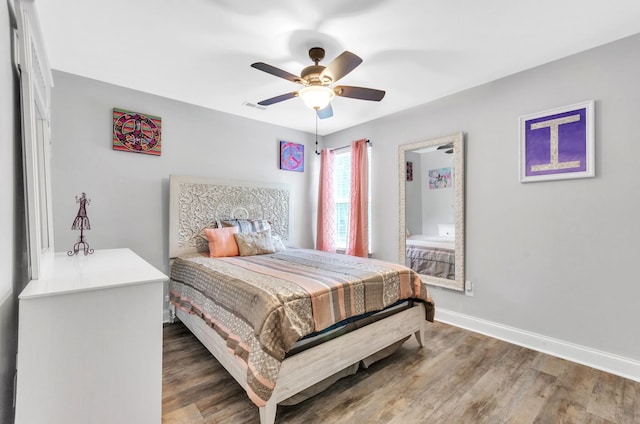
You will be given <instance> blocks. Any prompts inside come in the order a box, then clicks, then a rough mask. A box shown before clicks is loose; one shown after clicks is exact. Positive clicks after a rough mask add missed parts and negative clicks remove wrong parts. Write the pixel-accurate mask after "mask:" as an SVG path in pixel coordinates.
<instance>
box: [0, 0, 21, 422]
mask: <svg viewBox="0 0 640 424" xmlns="http://www.w3.org/2000/svg"><path fill="white" fill-rule="evenodd" d="M9 16H10V15H9V12H8V7H7V3H6V2H4V1H3V2H1V3H0V93H2V94H1V95H0V181H2V183H1V184H0V199H3V202H2V206H0V233H1V234H2V237H0V270H2V273H1V274H0V422H2V423H7V424H10V423H12V422H13V378H14V375H15V370H16V352H17V350H18V299H17V297H18V294H19V293H20V291H21V290H22V288H24V286H25V285H26V281H27V263H26V251H27V249H26V227H25V221H24V216H25V210H24V194H23V193H24V191H23V190H24V188H23V185H22V150H21V136H20V112H19V106H20V103H19V101H20V94H19V81H18V78H17V73H16V72H15V70H14V67H13V63H12V57H13V56H12V51H11V36H12V35H11V27H12V24H11V23H10V19H9Z"/></svg>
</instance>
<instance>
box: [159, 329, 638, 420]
mask: <svg viewBox="0 0 640 424" xmlns="http://www.w3.org/2000/svg"><path fill="white" fill-rule="evenodd" d="M427 327H428V329H427V346H426V347H424V348H419V347H418V344H417V342H416V341H415V338H413V337H412V338H411V339H409V340H408V341H407V342H406V343H405V344H404V345H403V346H402V347H401V348H400V350H398V351H397V352H396V353H395V354H394V355H392V356H390V357H388V358H386V359H384V360H382V361H380V362H378V363H376V364H374V365H372V366H371V367H370V368H368V369H366V370H364V369H361V370H360V371H358V373H356V374H355V375H353V376H350V377H347V378H344V379H342V380H340V381H338V382H337V383H336V384H334V385H333V386H331V387H330V388H329V389H327V390H326V391H324V392H322V393H320V394H319V395H317V396H315V397H312V398H311V399H308V400H306V401H304V402H302V403H300V404H298V405H295V406H279V407H278V412H277V416H276V424H282V423H290V424H294V423H300V424H302V423H305V424H306V423H345V424H346V423H350V424H351V423H359V424H365V423H366V424H369V423H394V424H395V423H397V424H400V423H402V424H405V423H430V424H438V423H443V424H444V423H446V424H455V423H491V424H493V423H541V424H547V423H593V424H595V423H602V424H604V423H618V424H624V423H630V424H631V423H640V383H637V382H634V381H631V380H627V379H624V378H621V377H617V376H614V375H611V374H608V373H605V372H602V371H598V370H594V369H592V368H588V367H585V366H582V365H578V364H575V363H572V362H569V361H565V360H562V359H558V358H555V357H552V356H549V355H545V354H542V353H538V352H535V351H533V350H529V349H526V348H523V347H519V346H515V345H512V344H509V343H505V342H502V341H500V340H496V339H493V338H490V337H486V336H483V335H480V334H476V333H472V332H470V331H466V330H462V329H460V328H457V327H453V326H449V325H446V324H442V323H437V322H436V323H434V324H430V325H428V326H427ZM162 396H163V402H162V409H163V410H162V422H163V423H165V424H169V423H171V424H201V423H207V424H209V423H233V424H242V423H258V422H259V417H258V408H257V407H256V406H255V405H254V404H253V403H252V402H251V401H250V400H249V398H248V397H247V396H246V394H245V392H244V391H243V390H242V389H241V388H240V386H239V385H238V384H237V383H236V382H235V380H233V378H232V377H231V376H230V375H229V374H227V372H226V371H225V370H224V368H223V367H222V366H221V365H220V364H218V362H217V361H216V360H215V359H214V358H213V357H212V356H211V354H210V353H209V352H208V351H207V350H206V349H205V348H204V347H203V346H202V345H201V344H200V342H199V341H198V340H197V339H196V338H195V337H194V336H193V335H192V334H191V333H190V332H189V330H187V329H186V328H185V327H184V326H183V325H182V324H181V323H179V322H178V323H176V324H172V325H167V326H166V327H165V328H164V357H163V388H162Z"/></svg>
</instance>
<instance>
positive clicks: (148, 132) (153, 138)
mask: <svg viewBox="0 0 640 424" xmlns="http://www.w3.org/2000/svg"><path fill="white" fill-rule="evenodd" d="M161 128H162V119H161V118H159V117H157V116H152V115H147V114H144V113H140V112H129V111H127V110H123V109H117V108H113V150H122V151H125V152H134V153H145V154H148V155H155V156H160V153H161V142H160V135H161Z"/></svg>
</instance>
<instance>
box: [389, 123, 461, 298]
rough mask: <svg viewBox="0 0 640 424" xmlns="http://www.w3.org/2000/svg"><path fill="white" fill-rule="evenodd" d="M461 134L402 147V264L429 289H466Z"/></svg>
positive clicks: (400, 152) (400, 159)
mask: <svg viewBox="0 0 640 424" xmlns="http://www.w3.org/2000/svg"><path fill="white" fill-rule="evenodd" d="M462 149H463V142H462V134H461V133H459V134H454V135H451V136H446V137H440V138H437V139H432V140H426V141H422V142H417V143H411V144H406V145H402V146H400V150H399V162H400V165H401V166H400V167H399V168H400V174H401V175H400V182H401V184H400V197H401V201H400V221H401V223H400V232H401V234H400V261H401V262H402V263H404V264H405V265H407V266H408V267H410V268H412V269H413V270H415V271H416V272H418V273H419V274H420V275H421V277H422V278H423V279H424V280H425V281H426V282H427V283H430V284H433V285H438V286H443V287H447V288H452V289H456V290H463V289H464V277H463V265H464V252H463V250H464V240H463V228H464V222H463V216H464V214H463V209H464V205H463V200H464V196H463V193H464V175H463V173H464V169H463V157H464V152H463V151H462Z"/></svg>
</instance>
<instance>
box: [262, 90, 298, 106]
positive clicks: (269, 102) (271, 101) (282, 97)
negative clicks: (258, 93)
mask: <svg viewBox="0 0 640 424" xmlns="http://www.w3.org/2000/svg"><path fill="white" fill-rule="evenodd" d="M297 96H298V92H297V91H292V92H291V93H286V94H281V95H279V96H276V97H272V98H270V99H266V100H263V101H261V102H258V104H259V105H260V106H269V105H272V104H274V103H278V102H282V101H285V100H289V99H293V98H294V97H297Z"/></svg>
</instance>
